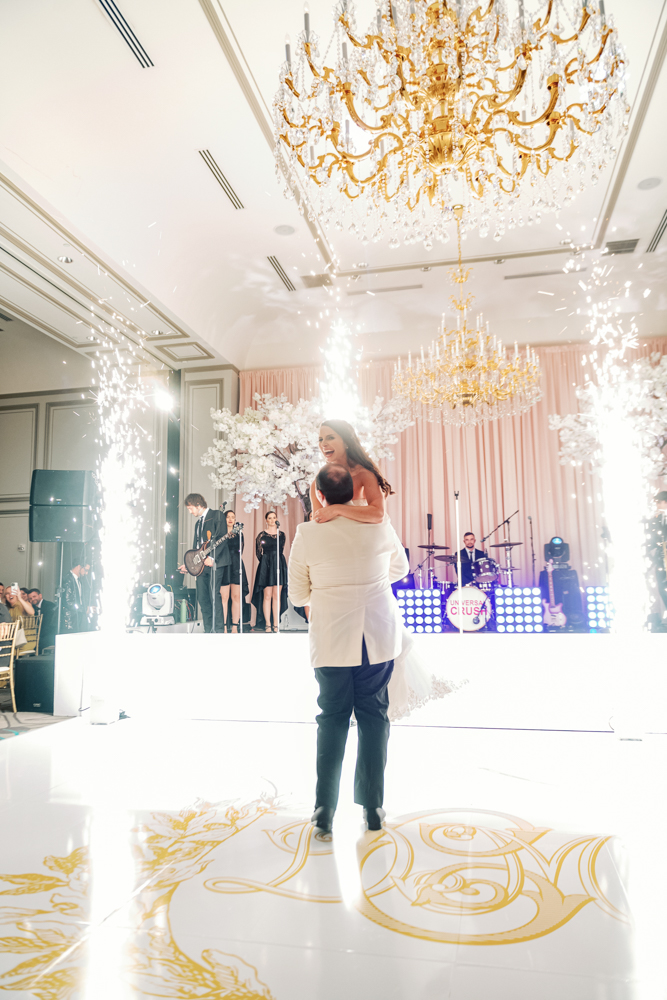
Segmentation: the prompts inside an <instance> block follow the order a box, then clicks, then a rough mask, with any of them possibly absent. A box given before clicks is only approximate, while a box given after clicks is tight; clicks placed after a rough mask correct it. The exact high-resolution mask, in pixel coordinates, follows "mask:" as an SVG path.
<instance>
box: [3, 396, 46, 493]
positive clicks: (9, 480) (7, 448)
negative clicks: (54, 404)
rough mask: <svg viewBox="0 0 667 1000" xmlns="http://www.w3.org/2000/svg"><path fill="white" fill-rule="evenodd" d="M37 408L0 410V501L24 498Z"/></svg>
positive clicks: (28, 486)
mask: <svg viewBox="0 0 667 1000" xmlns="http://www.w3.org/2000/svg"><path fill="white" fill-rule="evenodd" d="M36 426H37V407H36V406H26V407H25V408H21V409H13V408H11V409H10V408H7V409H4V408H3V409H0V442H2V462H0V497H1V498H2V499H3V500H16V499H18V498H19V497H21V498H27V497H28V496H29V494H30V480H31V478H32V470H33V468H34V461H35V432H36Z"/></svg>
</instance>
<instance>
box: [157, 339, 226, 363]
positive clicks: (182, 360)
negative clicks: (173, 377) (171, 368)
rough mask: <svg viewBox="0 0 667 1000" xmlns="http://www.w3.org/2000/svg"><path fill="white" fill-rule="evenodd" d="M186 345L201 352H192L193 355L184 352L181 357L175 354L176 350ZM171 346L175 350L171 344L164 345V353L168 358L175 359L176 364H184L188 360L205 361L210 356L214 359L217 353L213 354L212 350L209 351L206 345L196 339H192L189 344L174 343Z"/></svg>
mask: <svg viewBox="0 0 667 1000" xmlns="http://www.w3.org/2000/svg"><path fill="white" fill-rule="evenodd" d="M186 346H187V347H191V348H193V349H196V350H197V351H198V352H199V353H197V354H192V355H187V354H184V355H182V356H181V357H179V356H178V355H177V354H174V351H176V350H181V349H182V348H185V347H186ZM171 347H173V350H172V349H171V348H170V347H169V346H167V347H163V348H162V353H163V354H164V355H165V356H166V357H167V358H169V360H170V361H173V362H175V363H176V364H184V363H185V362H187V361H204V360H206V359H207V358H210V359H211V360H213V359H214V357H215V355H214V354H211V352H210V351H208V350H207V349H206V348H205V347H203V346H202V345H201V344H198V343H196V342H194V341H190V342H189V343H188V344H187V345H186V344H183V345H180V344H173V345H171Z"/></svg>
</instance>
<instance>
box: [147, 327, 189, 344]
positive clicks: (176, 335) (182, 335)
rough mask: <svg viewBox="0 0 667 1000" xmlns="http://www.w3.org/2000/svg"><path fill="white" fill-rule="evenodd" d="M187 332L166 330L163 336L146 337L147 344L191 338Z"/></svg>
mask: <svg viewBox="0 0 667 1000" xmlns="http://www.w3.org/2000/svg"><path fill="white" fill-rule="evenodd" d="M189 339H190V337H189V336H188V334H187V333H168V332H167V331H166V330H165V332H164V333H163V335H162V336H161V337H144V343H145V344H163V343H166V342H167V341H168V340H189Z"/></svg>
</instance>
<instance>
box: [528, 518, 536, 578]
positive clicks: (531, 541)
mask: <svg viewBox="0 0 667 1000" xmlns="http://www.w3.org/2000/svg"><path fill="white" fill-rule="evenodd" d="M528 520H529V521H530V558H531V561H532V565H533V584H532V585H533V587H534V586H535V546H534V545H533V519H532V517H531V516H530V514H529V515H528Z"/></svg>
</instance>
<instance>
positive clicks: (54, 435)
mask: <svg viewBox="0 0 667 1000" xmlns="http://www.w3.org/2000/svg"><path fill="white" fill-rule="evenodd" d="M46 423H47V426H46V468H48V469H67V470H74V469H87V470H89V471H90V472H94V471H95V469H96V467H97V455H98V452H99V445H98V444H97V443H96V441H95V439H96V437H97V406H96V405H95V404H94V403H85V402H84V401H83V400H82V405H79V404H78V403H70V402H67V403H48V404H47V413H46Z"/></svg>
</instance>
